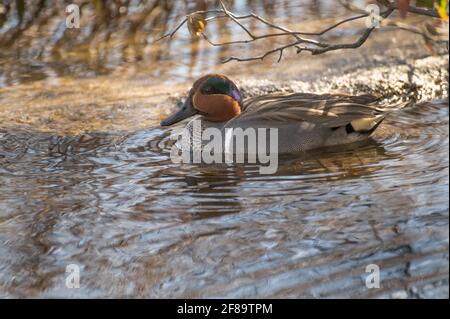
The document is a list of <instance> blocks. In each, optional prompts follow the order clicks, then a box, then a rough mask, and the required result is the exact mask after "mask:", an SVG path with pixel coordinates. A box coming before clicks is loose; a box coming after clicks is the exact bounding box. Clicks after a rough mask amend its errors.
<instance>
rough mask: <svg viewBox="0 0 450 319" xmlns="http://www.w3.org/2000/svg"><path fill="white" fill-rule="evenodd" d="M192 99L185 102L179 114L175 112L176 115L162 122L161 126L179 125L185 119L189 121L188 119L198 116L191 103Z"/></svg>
mask: <svg viewBox="0 0 450 319" xmlns="http://www.w3.org/2000/svg"><path fill="white" fill-rule="evenodd" d="M190 100H191V99H190V98H188V99H186V102H184V104H183V106H182V107H181V109H180V110H178V112H175V113H174V114H172V115H170V116H169V117H168V118H166V119H164V120H162V121H161V126H169V125H173V124H175V123H178V122H180V121H182V120H184V119H187V118H188V117H191V116H193V115H195V114H197V113H198V112H197V110H196V109H195V108H194V107H193V106H192V103H191V101H190Z"/></svg>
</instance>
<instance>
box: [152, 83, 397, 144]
mask: <svg viewBox="0 0 450 319" xmlns="http://www.w3.org/2000/svg"><path fill="white" fill-rule="evenodd" d="M396 109H398V107H384V106H382V104H381V103H380V97H377V96H374V95H371V94H363V95H348V94H341V93H330V94H314V93H272V94H265V95H261V96H257V97H251V98H247V99H244V97H243V94H242V92H241V90H240V89H239V88H238V86H237V85H236V84H235V83H234V82H233V81H232V80H231V79H230V78H229V77H227V76H225V75H222V74H207V75H205V76H202V77H200V78H199V79H198V80H196V81H195V82H194V84H193V86H192V88H191V89H190V91H189V94H188V96H187V98H186V100H185V101H184V103H183V104H182V106H181V108H180V109H179V110H177V111H176V112H175V113H174V114H172V115H170V116H168V117H167V118H165V119H164V120H162V121H161V123H160V125H161V126H164V127H165V126H172V125H174V124H176V123H178V122H180V121H183V120H185V119H188V118H192V119H191V122H189V123H188V124H187V127H189V126H192V121H193V120H194V119H200V120H201V121H202V124H203V125H204V126H202V129H203V128H204V127H215V128H219V129H220V130H225V129H227V128H241V129H243V130H245V129H247V128H255V129H257V128H276V129H278V152H279V153H294V152H305V151H309V150H313V149H318V148H322V147H330V146H339V145H344V144H350V143H355V142H360V141H363V140H366V139H368V138H369V137H370V136H371V135H372V134H373V132H374V131H375V130H376V129H377V128H378V127H379V126H380V124H381V123H382V122H383V120H384V119H385V118H386V116H387V115H388V114H389V113H390V112H392V111H394V110H396Z"/></svg>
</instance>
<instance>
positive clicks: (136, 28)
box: [0, 0, 365, 87]
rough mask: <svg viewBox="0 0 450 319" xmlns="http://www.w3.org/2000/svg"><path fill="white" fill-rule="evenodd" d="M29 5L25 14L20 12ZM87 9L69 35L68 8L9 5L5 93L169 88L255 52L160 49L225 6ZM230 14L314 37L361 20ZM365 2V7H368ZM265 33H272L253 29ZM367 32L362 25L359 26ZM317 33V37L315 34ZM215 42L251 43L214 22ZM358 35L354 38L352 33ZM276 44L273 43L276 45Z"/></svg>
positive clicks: (160, 3)
mask: <svg viewBox="0 0 450 319" xmlns="http://www.w3.org/2000/svg"><path fill="white" fill-rule="evenodd" d="M20 3H23V5H22V6H20V5H19V4H20ZM74 3H76V4H78V5H79V6H80V8H81V20H80V26H81V28H80V29H70V28H67V27H66V24H65V19H66V16H67V14H66V12H65V8H66V5H67V3H66V2H64V1H39V2H27V1H8V0H7V1H6V2H5V3H4V4H2V5H1V6H2V8H3V10H0V12H1V11H3V14H0V47H1V48H2V50H0V63H1V68H0V87H1V86H4V85H14V84H18V83H23V82H27V81H34V80H39V79H46V78H50V79H57V78H58V77H62V76H76V77H93V76H96V75H104V74H111V73H112V74H114V75H120V76H128V75H130V74H136V73H141V75H143V76H145V77H146V78H147V79H154V80H153V81H154V82H158V83H161V81H162V80H166V81H168V82H169V81H170V82H171V83H173V82H174V79H175V80H177V81H183V80H185V79H187V78H190V79H192V78H193V77H197V76H198V75H199V74H201V73H202V72H205V70H208V68H211V67H213V66H215V65H216V64H217V63H218V62H219V61H221V60H224V59H225V58H226V57H229V56H230V55H232V54H237V53H238V52H246V51H248V48H247V46H245V47H242V46H238V47H211V46H209V45H208V44H207V43H206V42H205V41H198V40H195V39H193V38H192V37H191V36H190V35H189V33H188V31H187V29H186V28H182V29H181V30H180V32H179V33H177V35H176V37H175V38H174V39H173V41H161V42H158V43H157V44H155V43H154V41H155V40H156V39H157V38H159V37H160V36H161V35H162V34H165V33H167V32H168V31H169V30H172V29H173V28H174V27H175V26H176V25H177V23H179V21H181V20H182V19H183V18H184V16H185V15H186V14H187V13H191V12H193V11H197V10H212V9H217V8H218V7H219V1H218V0H205V1H201V0H198V1H195V0H186V1H178V0H177V1H175V0H153V1H139V2H136V1H123V2H120V1H87V0H79V1H74ZM226 3H227V5H228V7H229V9H230V10H233V11H235V12H238V13H240V14H247V13H249V12H255V13H256V14H260V15H263V16H266V17H271V18H272V19H273V20H274V21H275V22H277V23H280V24H283V25H286V26H287V27H289V26H290V25H291V24H295V25H297V26H298V24H299V22H300V21H301V22H302V24H301V25H300V28H308V30H315V29H318V28H319V29H320V28H321V27H322V26H321V25H320V24H316V25H314V24H313V25H311V26H309V25H308V24H306V25H305V23H309V22H314V21H315V20H317V19H330V21H333V19H336V18H339V17H341V16H343V15H344V14H347V15H349V14H353V15H355V13H354V12H350V11H348V10H347V9H346V8H345V7H343V6H342V5H341V4H339V3H338V2H336V1H330V0H298V1H295V2H292V1H286V0H276V1H264V0H246V1H244V0H228V1H226ZM364 3H365V1H358V4H359V5H360V6H361V7H364ZM245 23H246V24H247V25H248V27H249V28H251V29H252V30H255V31H257V32H264V31H267V29H266V27H265V26H262V25H260V24H257V23H255V22H254V21H252V20H250V21H247V22H245ZM359 27H361V25H359ZM310 28H311V29H310ZM207 31H208V34H209V36H210V37H211V38H213V39H217V41H220V42H223V41H230V40H232V39H237V38H242V37H244V36H245V35H244V34H242V32H241V31H240V30H239V28H237V27H236V25H233V23H230V22H229V21H228V20H227V19H219V20H218V21H215V22H211V23H210V24H208V28H207ZM351 32H353V31H351ZM274 41H275V39H274V38H270V39H268V40H267V41H264V43H266V46H267V45H268V44H270V43H271V44H272V45H273V44H274Z"/></svg>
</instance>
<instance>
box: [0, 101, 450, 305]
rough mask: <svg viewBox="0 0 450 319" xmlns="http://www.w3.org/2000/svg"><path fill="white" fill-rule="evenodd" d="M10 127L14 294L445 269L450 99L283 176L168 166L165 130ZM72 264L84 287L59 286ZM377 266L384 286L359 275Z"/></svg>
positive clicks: (254, 287)
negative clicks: (76, 131)
mask: <svg viewBox="0 0 450 319" xmlns="http://www.w3.org/2000/svg"><path fill="white" fill-rule="evenodd" d="M0 133H1V143H0V158H1V162H2V166H1V170H0V204H1V219H0V230H1V231H0V242H1V243H2V245H1V246H0V247H1V248H0V249H1V254H0V256H1V257H0V258H1V265H2V269H1V270H2V271H1V274H0V280H1V281H2V287H3V288H2V293H3V294H4V295H15V296H26V295H28V296H30V295H31V296H60V295H62V296H72V295H73V296H154V297H176V296H178V297H182V296H183V297H199V296H225V297H254V296H269V297H273V296H288V297H300V296H302V297H328V296H358V297H362V296H371V295H373V294H374V295H379V294H389V293H391V292H392V293H395V291H397V290H401V291H404V290H405V289H408V288H411V287H416V286H418V287H419V288H414V289H420V287H423V286H424V285H427V284H428V285H429V284H430V283H431V284H436V281H438V282H439V280H441V279H443V280H445V278H447V276H448V195H449V194H448V147H449V144H448V104H447V102H442V103H433V104H430V103H427V104H420V105H415V106H413V107H411V108H410V109H408V110H405V111H401V112H400V113H398V114H397V116H395V117H391V118H390V119H388V120H387V123H386V124H385V125H384V126H383V128H382V129H381V130H380V132H379V133H378V134H377V135H376V136H375V137H374V138H373V140H371V141H369V142H368V143H364V144H363V145H361V146H358V147H356V148H351V149H349V150H342V149H339V150H333V149H330V150H324V151H318V152H314V153H310V154H308V155H307V156H300V157H299V156H293V157H291V158H284V159H282V160H280V165H279V171H278V173H277V174H276V175H275V176H262V175H259V174H258V169H257V167H255V166H251V165H230V166H201V165H198V166H192V165H178V164H173V163H172V162H171V161H170V158H169V153H168V132H167V131H166V130H163V129H160V128H149V129H145V130H141V131H138V132H136V133H133V134H129V135H125V136H120V135H92V136H81V137H76V138H75V137H74V138H69V137H66V138H57V137H55V136H49V135H46V134H41V135H36V134H35V133H27V132H23V131H16V132H11V131H10V132H5V131H1V132H0ZM68 263H75V264H78V265H81V267H82V288H81V289H80V290H77V291H71V290H68V289H64V278H65V274H64V270H65V267H66V265H67V264H68ZM370 263H376V264H378V265H379V266H380V267H381V269H382V278H383V280H384V282H385V284H383V287H382V288H383V289H381V290H380V291H370V290H367V289H366V288H365V286H364V284H363V282H364V278H365V277H364V270H365V267H366V265H367V264H370ZM405 274H406V275H405ZM444 288H445V287H444ZM440 289H443V288H442V287H441V288H440ZM433 291H435V290H433Z"/></svg>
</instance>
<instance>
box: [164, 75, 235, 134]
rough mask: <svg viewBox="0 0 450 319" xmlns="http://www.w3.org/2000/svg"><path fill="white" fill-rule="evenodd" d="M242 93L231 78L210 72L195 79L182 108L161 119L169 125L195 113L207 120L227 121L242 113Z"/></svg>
mask: <svg viewBox="0 0 450 319" xmlns="http://www.w3.org/2000/svg"><path fill="white" fill-rule="evenodd" d="M241 107H242V94H241V92H240V91H239V89H238V88H237V86H236V84H234V83H233V82H232V81H231V80H230V79H229V78H227V77H226V76H224V75H219V74H209V75H205V76H203V77H201V78H200V79H198V80H197V81H195V83H194V85H193V86H192V89H191V90H190V92H189V96H188V97H187V99H186V101H185V102H184V104H183V106H182V108H181V109H180V110H178V111H177V112H176V113H174V114H172V115H170V116H169V117H168V118H166V119H165V120H163V121H161V126H169V125H172V124H175V123H178V122H180V121H181V120H184V119H186V118H188V117H191V116H193V115H195V114H201V115H203V117H204V119H205V120H206V121H210V122H227V121H229V120H231V119H232V118H234V117H235V116H238V115H239V114H240V113H241V110H242V109H241Z"/></svg>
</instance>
